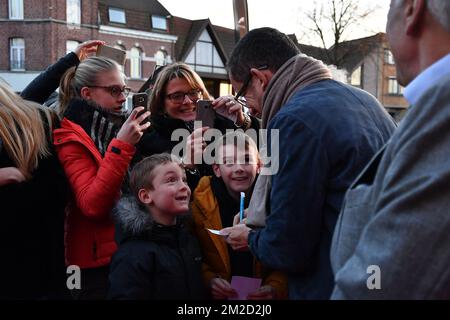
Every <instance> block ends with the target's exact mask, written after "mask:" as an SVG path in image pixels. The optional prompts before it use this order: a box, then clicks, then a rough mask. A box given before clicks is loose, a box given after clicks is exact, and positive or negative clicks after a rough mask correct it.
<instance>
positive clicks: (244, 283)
mask: <svg viewBox="0 0 450 320" xmlns="http://www.w3.org/2000/svg"><path fill="white" fill-rule="evenodd" d="M261 282H262V280H261V279H259V278H249V277H240V276H233V277H232V278H231V287H232V288H233V289H234V290H236V292H237V296H236V297H234V298H230V299H229V300H247V296H248V295H249V294H250V293H252V292H255V291H256V290H258V289H259V287H261Z"/></svg>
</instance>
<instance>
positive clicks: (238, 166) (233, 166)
mask: <svg viewBox="0 0 450 320" xmlns="http://www.w3.org/2000/svg"><path fill="white" fill-rule="evenodd" d="M215 151H216V155H215V164H213V171H214V174H215V175H214V176H211V177H203V178H202V179H201V180H200V182H199V185H198V187H197V188H196V189H195V191H194V199H193V202H192V206H191V207H192V215H193V219H194V223H195V232H196V234H197V237H198V239H199V242H200V246H201V248H202V252H203V256H204V260H203V261H204V263H203V278H204V280H205V283H206V286H207V287H208V288H209V289H210V292H211V295H212V297H213V298H214V299H227V298H232V297H234V296H235V295H236V292H235V290H234V289H233V288H232V287H231V285H230V281H231V277H232V276H245V277H257V278H262V285H261V287H260V288H259V289H258V290H257V291H255V292H253V293H251V294H249V296H248V297H247V298H248V299H255V300H263V299H283V298H286V297H287V280H286V277H285V276H284V274H282V273H280V272H277V271H270V270H265V268H264V267H263V266H262V265H261V264H260V263H258V262H257V261H256V260H255V259H254V258H253V256H252V254H251V253H250V251H245V252H241V251H234V250H232V249H231V248H228V246H227V244H226V242H225V241H224V239H223V238H222V236H219V235H215V234H212V233H210V232H209V231H208V230H207V229H215V230H220V229H222V228H225V227H230V226H232V225H233V218H234V216H235V215H236V214H237V213H238V212H239V200H240V193H241V192H244V193H245V199H246V203H245V205H246V206H247V205H248V202H249V201H250V197H251V193H252V190H253V185H254V182H255V180H256V177H257V175H258V173H259V170H260V167H261V160H260V157H259V153H258V149H257V147H256V144H255V143H254V142H253V140H252V139H251V138H250V137H249V136H247V135H246V134H245V133H243V132H241V131H235V132H232V133H228V134H226V135H224V136H222V138H221V139H219V140H218V141H217V142H216V146H215Z"/></svg>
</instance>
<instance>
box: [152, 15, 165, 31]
mask: <svg viewBox="0 0 450 320" xmlns="http://www.w3.org/2000/svg"><path fill="white" fill-rule="evenodd" d="M153 18H157V19H158V18H160V19H164V23H165V25H166V27H165V28H159V27H155V24H154V23H153ZM150 21H151V23H152V29H156V30H161V31H167V17H164V16H160V15H156V14H152V15H151V16H150Z"/></svg>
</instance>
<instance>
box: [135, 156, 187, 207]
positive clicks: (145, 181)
mask: <svg viewBox="0 0 450 320" xmlns="http://www.w3.org/2000/svg"><path fill="white" fill-rule="evenodd" d="M169 162H175V163H178V164H179V165H180V167H181V168H183V166H182V165H181V161H180V160H179V159H177V158H176V157H175V156H173V155H171V154H169V153H161V154H155V155H152V156H150V157H147V158H144V159H143V160H141V161H139V162H138V163H137V164H136V165H135V166H134V168H133V170H131V174H130V189H131V192H132V193H133V195H134V196H135V197H136V199H138V200H139V196H138V193H139V190H141V189H151V190H153V188H154V187H153V179H154V178H155V172H154V171H155V168H156V167H157V166H159V165H162V164H166V163H169ZM183 170H184V168H183Z"/></svg>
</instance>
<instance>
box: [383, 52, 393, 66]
mask: <svg viewBox="0 0 450 320" xmlns="http://www.w3.org/2000/svg"><path fill="white" fill-rule="evenodd" d="M384 62H385V63H387V64H395V61H394V56H393V55H392V52H391V50H389V49H384Z"/></svg>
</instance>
